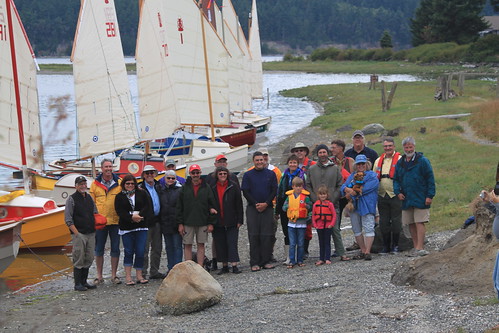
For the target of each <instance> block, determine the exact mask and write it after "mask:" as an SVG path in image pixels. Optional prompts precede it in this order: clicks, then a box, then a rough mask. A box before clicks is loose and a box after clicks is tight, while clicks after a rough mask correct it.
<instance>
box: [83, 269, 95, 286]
mask: <svg viewBox="0 0 499 333" xmlns="http://www.w3.org/2000/svg"><path fill="white" fill-rule="evenodd" d="M81 270H82V271H83V274H82V278H81V282H82V284H83V286H85V287H87V289H95V288H97V286H96V285H93V284H90V283H88V281H87V280H88V271H89V270H90V268H88V267H87V268H82V269H81Z"/></svg>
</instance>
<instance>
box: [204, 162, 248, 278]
mask: <svg viewBox="0 0 499 333" xmlns="http://www.w3.org/2000/svg"><path fill="white" fill-rule="evenodd" d="M213 165H214V166H215V170H214V171H213V172H211V173H210V174H208V176H206V178H205V180H206V183H208V186H210V187H213V186H215V184H216V183H217V178H216V174H215V172H216V170H217V168H218V167H224V168H228V165H229V164H228V163H227V157H226V156H225V155H223V154H219V155H217V157H215V162H214V163H213ZM228 179H229V180H231V181H233V182H234V183H235V184H236V185H237V190H238V191H240V190H241V186H240V185H239V179H238V178H237V176H236V175H235V174H234V173H232V172H229V176H228ZM211 257H212V259H211V270H213V271H216V270H217V269H218V261H217V251H216V248H215V240H212V242H211Z"/></svg>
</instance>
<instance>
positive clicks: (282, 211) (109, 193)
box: [66, 130, 435, 290]
mask: <svg viewBox="0 0 499 333" xmlns="http://www.w3.org/2000/svg"><path fill="white" fill-rule="evenodd" d="M352 141H353V147H352V148H351V149H349V150H346V151H345V148H346V144H345V142H344V141H342V140H334V141H333V142H332V143H331V146H330V147H328V146H327V145H325V144H319V145H318V146H317V147H316V148H315V152H316V154H317V161H313V160H312V159H310V157H309V155H310V150H309V148H308V147H307V146H306V145H304V144H303V143H297V144H295V145H294V146H293V148H292V149H291V155H290V156H289V157H288V159H287V168H286V169H285V170H284V171H283V172H281V170H280V169H279V168H277V167H276V166H274V165H272V164H270V160H269V153H268V151H267V149H265V148H262V149H260V151H256V152H255V153H253V155H252V162H253V166H252V167H251V168H250V169H248V170H247V171H246V172H245V173H244V175H243V177H242V182H241V184H239V180H238V178H237V176H236V175H235V174H233V173H232V172H230V171H229V169H228V165H227V158H226V156H224V155H218V156H217V157H216V158H215V170H214V171H213V172H211V173H210V174H208V175H206V176H204V175H202V170H201V168H200V167H199V165H196V164H194V165H191V166H190V167H189V170H188V174H189V177H188V178H187V180H186V179H183V178H181V177H178V176H177V175H176V174H175V171H174V170H175V161H174V160H167V161H166V162H165V167H166V169H167V171H166V173H165V176H164V177H163V178H162V179H160V180H159V181H158V180H156V179H155V178H156V177H157V175H158V172H157V170H156V169H155V168H154V167H152V166H150V165H148V166H146V167H145V168H144V171H143V173H142V182H141V183H139V184H137V180H136V179H135V177H133V176H132V175H126V176H124V177H123V179H122V180H120V179H119V177H118V176H117V175H115V174H114V173H113V172H112V162H111V161H109V160H104V161H103V162H102V164H101V167H102V174H101V175H99V177H97V179H96V180H95V181H94V182H93V183H92V185H91V188H90V193H89V194H88V193H87V185H86V179H85V177H78V178H76V181H75V187H76V192H75V193H74V194H73V195H71V196H70V197H69V198H68V202H67V205H66V223H67V225H68V227H69V228H70V230H71V233H72V235H73V252H74V253H73V263H74V272H75V273H74V276H75V289H76V290H86V289H88V288H93V287H94V284H99V283H102V282H103V276H102V267H103V253H104V245H105V243H106V241H107V238H108V237H109V239H110V244H111V281H112V282H113V283H116V284H118V283H121V281H120V279H119V277H118V276H117V275H116V271H117V267H118V260H119V255H120V236H121V239H122V240H123V247H124V253H125V255H124V261H123V265H124V267H125V273H126V284H127V285H134V284H136V283H140V284H143V283H147V282H148V280H147V271H148V268H149V264H150V270H149V272H150V275H149V278H151V279H155V278H164V277H165V274H163V273H161V272H160V271H159V266H160V258H161V252H162V243H163V241H164V243H165V249H166V254H167V258H168V271H169V270H171V269H172V268H173V266H174V265H175V264H177V263H179V262H181V261H182V258H183V259H184V260H193V259H194V260H196V261H197V262H198V263H199V264H200V265H205V260H206V258H205V244H206V243H207V242H208V235H209V233H212V235H213V237H212V239H213V244H212V258H213V259H212V268H215V269H216V268H217V267H216V266H217V262H221V263H222V267H221V269H220V271H219V273H218V274H225V273H229V272H230V271H231V270H232V272H233V273H235V274H238V273H240V272H241V270H240V269H239V268H238V262H239V260H240V259H239V254H238V239H239V228H240V227H241V225H242V224H243V221H244V218H243V200H242V197H243V196H244V198H245V199H246V203H247V207H246V220H245V221H246V223H247V230H248V240H249V254H250V269H251V271H252V272H256V271H260V270H261V269H272V268H274V267H275V266H274V264H273V262H274V247H275V243H276V231H277V225H278V223H277V221H278V220H279V219H280V222H281V223H280V224H281V227H282V231H283V233H284V247H285V248H284V249H285V256H286V260H285V261H284V263H285V264H286V266H287V267H288V268H293V267H295V266H303V265H304V260H306V259H307V257H308V252H309V244H310V241H311V239H312V228H315V229H316V230H317V235H318V241H319V248H320V250H319V260H318V261H317V262H316V263H315V264H316V265H323V264H331V256H338V257H339V259H340V260H342V261H349V260H351V259H363V260H371V259H372V257H371V247H372V244H373V240H374V228H375V220H376V217H377V212H378V211H379V225H380V230H381V234H382V237H383V250H382V251H381V254H387V253H398V252H399V247H398V241H399V235H400V233H401V230H402V223H403V224H407V225H408V226H409V230H410V233H411V236H412V240H413V244H414V249H413V250H412V251H411V253H410V255H411V256H423V255H426V254H427V253H428V252H427V251H426V250H424V247H423V246H424V236H425V223H427V222H428V221H429V207H430V205H431V202H432V199H433V197H434V196H435V182H434V176H433V171H432V168H431V164H430V162H429V161H428V159H427V158H425V157H424V156H423V154H422V153H419V152H418V153H416V151H415V144H416V143H415V140H414V139H413V138H412V137H408V138H405V139H404V140H403V141H402V145H403V149H404V153H403V154H401V153H398V152H396V150H395V143H394V140H393V139H392V138H389V137H387V138H385V139H384V141H383V150H384V153H383V154H382V155H381V156H378V154H377V153H376V151H374V150H373V149H370V148H368V147H367V146H366V145H365V144H364V134H363V132H362V131H358V130H357V131H355V132H354V133H353V135H352ZM360 176H362V177H360ZM241 193H242V194H241ZM345 209H347V210H348V215H349V216H350V219H351V223H352V230H353V232H354V236H355V240H356V246H357V247H358V248H359V249H360V252H359V254H357V255H356V256H354V257H353V258H350V257H348V256H347V255H346V251H345V248H344V245H343V241H342V236H341V232H340V226H341V218H342V215H343V214H342V212H343V210H345ZM97 212H99V213H100V214H102V215H104V216H106V218H107V225H106V226H105V228H104V229H102V230H95V227H94V219H93V214H94V213H97ZM331 238H332V240H333V244H334V252H332V250H331ZM194 243H195V244H196V251H197V253H196V257H194V253H193V245H194ZM94 253H95V261H96V268H97V277H96V278H95V280H94V284H89V283H88V282H87V277H88V268H89V267H90V265H91V263H92V261H93V256H94ZM149 254H150V256H149ZM229 264H230V266H229ZM132 267H133V268H135V270H136V280H133V279H132V272H131V271H132Z"/></svg>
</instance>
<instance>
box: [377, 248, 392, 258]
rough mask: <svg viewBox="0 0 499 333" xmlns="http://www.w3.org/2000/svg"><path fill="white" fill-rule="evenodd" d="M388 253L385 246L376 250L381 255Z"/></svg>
mask: <svg viewBox="0 0 499 333" xmlns="http://www.w3.org/2000/svg"><path fill="white" fill-rule="evenodd" d="M389 253H390V251H388V249H387V248H386V247H384V248H383V250H381V251H379V252H378V254H379V255H382V256H384V255H387V254H389Z"/></svg>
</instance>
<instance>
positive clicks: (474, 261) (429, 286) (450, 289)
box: [392, 200, 499, 296]
mask: <svg viewBox="0 0 499 333" xmlns="http://www.w3.org/2000/svg"><path fill="white" fill-rule="evenodd" d="M494 216H495V215H494V213H493V212H492V211H491V210H490V209H488V208H486V206H485V205H484V204H483V203H482V202H478V200H477V201H476V203H475V219H476V228H475V231H474V233H473V234H472V235H471V236H469V237H465V238H464V239H463V240H462V241H459V242H454V241H453V240H452V239H451V240H450V241H449V243H451V244H452V243H455V245H454V246H450V247H448V248H446V249H445V250H442V251H439V252H435V253H431V254H429V255H428V256H425V257H421V258H418V259H414V260H410V261H408V262H406V263H404V264H403V265H402V266H401V267H399V269H397V270H396V272H395V273H394V274H393V276H392V282H393V283H394V284H397V285H411V286H413V287H415V288H417V289H419V290H423V291H426V292H430V293H434V294H445V293H458V294H461V295H466V296H483V295H495V290H494V286H493V283H492V271H493V269H494V264H495V259H496V255H497V251H498V250H499V242H498V241H497V240H496V239H495V237H494V236H493V234H492V223H493V221H494ZM461 232H462V233H466V232H467V231H466V230H461V231H459V232H458V235H456V236H454V238H455V237H461V235H459V234H460V233H461ZM444 248H445V247H444Z"/></svg>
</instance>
